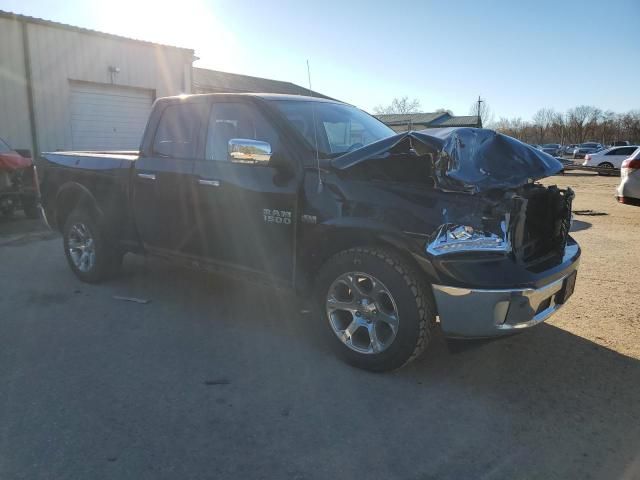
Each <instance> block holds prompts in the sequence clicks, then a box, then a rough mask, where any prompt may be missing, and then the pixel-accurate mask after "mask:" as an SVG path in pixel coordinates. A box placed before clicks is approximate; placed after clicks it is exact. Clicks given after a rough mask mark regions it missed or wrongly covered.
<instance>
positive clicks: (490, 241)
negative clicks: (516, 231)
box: [427, 221, 511, 255]
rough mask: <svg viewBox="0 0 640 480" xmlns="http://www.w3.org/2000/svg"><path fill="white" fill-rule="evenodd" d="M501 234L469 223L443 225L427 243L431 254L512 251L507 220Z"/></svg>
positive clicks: (502, 224)
mask: <svg viewBox="0 0 640 480" xmlns="http://www.w3.org/2000/svg"><path fill="white" fill-rule="evenodd" d="M500 229H501V230H502V231H501V232H500V233H499V234H498V233H494V232H486V231H481V230H477V229H475V228H473V227H470V226H468V225H455V224H445V225H442V226H441V227H440V228H439V229H438V231H437V232H436V234H435V235H434V237H433V240H432V241H431V242H430V243H429V244H428V245H427V252H428V253H430V254H431V255H443V254H445V253H454V252H502V253H507V252H510V251H511V242H510V241H509V235H508V233H507V225H506V222H504V221H503V222H501V223H500Z"/></svg>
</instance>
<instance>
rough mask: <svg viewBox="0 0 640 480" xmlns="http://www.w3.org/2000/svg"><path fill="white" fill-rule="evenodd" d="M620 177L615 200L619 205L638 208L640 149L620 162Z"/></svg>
mask: <svg viewBox="0 0 640 480" xmlns="http://www.w3.org/2000/svg"><path fill="white" fill-rule="evenodd" d="M620 177H621V178H620V185H619V186H618V190H617V191H616V198H617V199H618V201H619V202H620V203H626V204H628V205H636V206H639V207H640V148H637V149H636V151H635V153H634V154H633V155H631V156H630V157H629V158H627V159H626V160H625V161H624V162H622V166H621V167H620Z"/></svg>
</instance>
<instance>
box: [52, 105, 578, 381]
mask: <svg viewBox="0 0 640 480" xmlns="http://www.w3.org/2000/svg"><path fill="white" fill-rule="evenodd" d="M42 161H43V163H44V167H43V169H42V182H41V187H42V201H43V204H44V208H45V211H46V217H47V218H48V220H49V222H50V223H51V224H52V225H53V226H55V227H56V228H58V229H59V230H60V231H61V232H62V234H63V244H64V252H65V254H66V256H67V260H68V263H69V266H70V267H71V269H72V270H73V272H74V273H75V274H76V275H77V276H78V277H79V278H80V279H81V280H83V281H87V282H98V281H100V280H103V279H105V278H107V277H109V276H111V275H113V274H115V273H116V272H117V270H118V268H119V267H120V264H121V262H122V257H123V255H124V254H125V253H126V252H134V253H147V254H154V255H159V256H162V257H165V258H171V259H173V260H175V261H177V262H180V263H183V264H185V265H188V266H190V267H196V268H202V269H207V270H209V269H211V270H216V271H220V270H222V271H230V272H234V273H235V274H240V275H244V276H246V277H247V278H250V279H251V280H254V281H256V280H262V281H265V282H268V283H269V284H276V285H281V286H286V287H289V288H293V289H295V290H297V291H298V292H300V293H301V294H304V295H309V296H310V298H311V299H312V303H313V305H314V311H315V314H314V316H315V318H316V320H317V321H320V322H322V324H323V325H324V328H325V330H326V333H327V335H328V339H329V341H330V342H331V344H332V345H333V347H334V348H335V350H336V352H337V353H338V354H339V355H340V356H342V357H343V358H344V359H346V360H347V361H348V362H349V363H351V364H354V365H357V366H358V367H362V368H366V369H370V370H375V371H381V370H389V369H395V368H398V367H400V366H402V365H404V364H406V363H407V362H409V361H411V360H412V359H414V358H416V357H417V356H418V355H419V354H420V353H421V352H422V351H423V350H424V349H425V348H426V347H427V345H428V343H429V340H430V338H431V331H432V329H433V328H434V327H435V326H436V316H438V317H439V319H440V328H441V329H442V330H443V332H444V334H445V335H447V336H449V337H457V338H470V337H491V336H499V335H505V334H510V333H515V332H520V331H522V330H523V329H526V328H528V327H531V326H534V325H536V324H538V323H540V322H542V321H544V320H545V319H547V318H548V317H549V316H550V315H552V314H553V313H554V312H555V311H556V310H557V309H558V308H560V307H561V306H562V305H563V304H565V302H566V301H567V300H568V298H569V297H570V296H571V294H572V293H573V288H574V284H575V279H576V273H577V268H578V262H579V257H580V249H579V247H578V245H577V244H576V242H575V241H574V240H573V239H572V238H571V237H570V236H569V224H570V217H571V202H572V199H573V192H572V191H571V190H570V189H566V190H563V189H560V188H557V187H545V186H543V185H540V184H537V183H532V179H533V180H535V179H539V178H542V177H544V176H548V175H552V174H554V173H557V172H558V171H560V170H561V168H562V165H561V164H560V163H559V162H557V161H556V160H555V159H554V158H552V157H550V156H549V155H547V154H545V153H543V152H540V151H538V150H535V149H533V148H530V147H528V146H527V145H525V144H523V143H521V142H519V141H517V140H515V139H513V138H511V137H507V136H504V135H501V134H496V132H493V131H491V130H483V129H472V128H459V129H453V130H451V129H444V130H442V131H433V133H429V131H424V132H404V133H400V134H396V133H395V132H394V131H392V130H391V129H390V128H388V127H387V126H385V125H384V124H382V123H381V122H379V121H378V120H376V119H375V118H373V117H371V116H370V115H368V114H366V113H364V112H362V111H360V110H358V109H356V108H355V107H352V106H349V105H345V104H342V103H339V102H335V101H329V100H319V99H314V98H307V97H300V96H281V95H266V94H254V95H252V94H212V95H197V96H187V97H175V98H165V99H160V100H157V101H156V103H155V105H154V107H153V110H152V113H151V117H150V119H149V122H148V125H147V128H146V131H145V134H144V138H143V139H142V145H141V149H140V152H139V155H125V154H115V153H114V154H112V155H105V154H104V153H101V154H99V155H97V154H96V155H93V154H90V153H86V152H66V153H65V152H62V153H47V154H44V155H43V159H42ZM248 301H250V297H249V298H248ZM513 361H516V359H515V358H514V359H513Z"/></svg>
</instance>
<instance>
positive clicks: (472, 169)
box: [331, 128, 562, 193]
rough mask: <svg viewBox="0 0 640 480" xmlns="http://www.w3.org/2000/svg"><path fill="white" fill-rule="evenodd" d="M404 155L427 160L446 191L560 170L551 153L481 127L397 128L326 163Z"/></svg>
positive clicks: (520, 181) (344, 165)
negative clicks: (383, 137) (404, 129)
mask: <svg viewBox="0 0 640 480" xmlns="http://www.w3.org/2000/svg"><path fill="white" fill-rule="evenodd" d="M407 155H410V156H413V157H422V158H423V159H424V161H425V162H429V163H431V165H430V167H431V168H430V172H431V176H432V178H433V181H434V184H435V186H436V187H438V188H439V189H441V190H446V191H458V192H468V193H480V192H486V191H489V190H492V189H507V188H517V187H520V186H522V185H526V184H528V183H533V182H534V181H535V180H538V179H541V178H544V177H548V176H550V175H553V174H555V173H558V172H560V171H561V170H562V163H560V162H559V161H558V160H556V159H555V158H553V157H552V156H551V155H549V154H547V153H544V152H542V151H540V150H538V149H535V148H533V147H531V146H530V145H527V144H525V143H522V142H520V141H519V140H516V139H515V138H512V137H509V136H507V135H503V134H501V133H498V132H495V131H493V130H488V129H483V128H441V129H429V130H422V131H420V132H406V133H401V134H398V135H394V136H392V137H389V138H385V139H383V140H379V141H377V142H374V143H371V144H369V145H366V146H364V147H362V148H359V149H357V150H355V151H353V152H350V153H347V154H345V155H342V156H340V157H338V158H335V159H333V160H332V161H331V165H332V166H333V167H334V168H336V169H338V170H346V169H349V168H351V167H354V166H355V165H358V164H360V163H362V162H365V161H370V160H380V159H388V160H389V161H390V162H396V161H402V158H403V157H404V158H406V157H407Z"/></svg>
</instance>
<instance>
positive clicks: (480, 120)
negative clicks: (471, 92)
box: [478, 95, 484, 125]
mask: <svg viewBox="0 0 640 480" xmlns="http://www.w3.org/2000/svg"><path fill="white" fill-rule="evenodd" d="M482 102H484V100H482V99H481V98H480V95H478V125H482V119H481V118H480V105H481V104H482Z"/></svg>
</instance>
